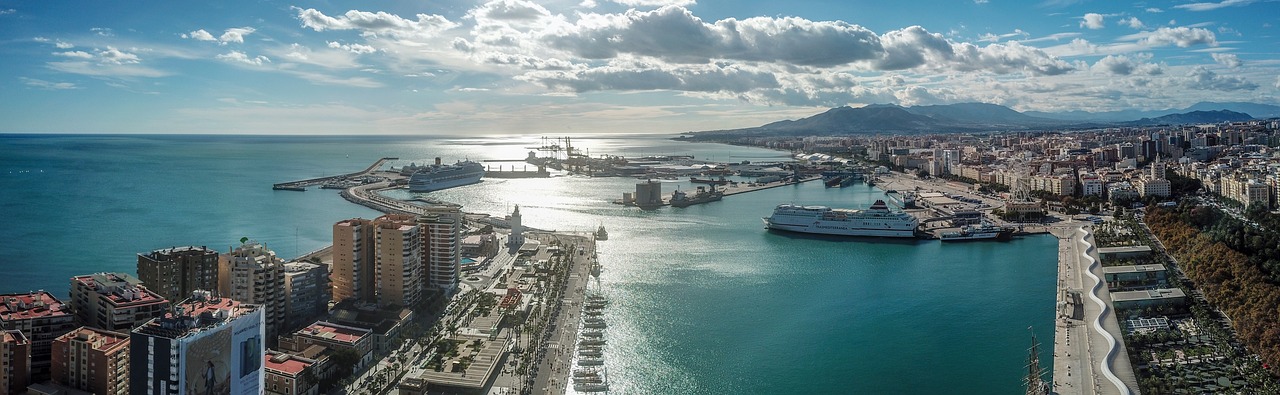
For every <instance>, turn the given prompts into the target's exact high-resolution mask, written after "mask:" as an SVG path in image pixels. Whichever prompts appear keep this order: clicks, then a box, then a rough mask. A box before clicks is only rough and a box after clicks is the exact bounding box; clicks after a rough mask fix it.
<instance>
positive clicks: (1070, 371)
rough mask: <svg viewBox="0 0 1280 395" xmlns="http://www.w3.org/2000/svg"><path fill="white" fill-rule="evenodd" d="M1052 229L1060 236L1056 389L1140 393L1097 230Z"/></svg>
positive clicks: (1113, 394)
mask: <svg viewBox="0 0 1280 395" xmlns="http://www.w3.org/2000/svg"><path fill="white" fill-rule="evenodd" d="M1050 230H1051V232H1052V233H1053V234H1054V236H1057V237H1058V240H1059V241H1058V287H1057V293H1058V298H1057V300H1058V302H1057V308H1056V310H1055V317H1054V324H1055V325H1054V339H1053V344H1054V347H1053V382H1052V384H1053V387H1052V393H1054V394H1061V395H1070V394H1082V395H1083V394H1104V395H1130V394H1134V393H1136V390H1135V389H1136V388H1138V380H1137V378H1136V376H1135V375H1134V373H1133V367H1132V365H1130V363H1129V354H1128V352H1127V351H1126V350H1125V347H1124V340H1123V338H1122V337H1121V336H1120V325H1119V323H1118V322H1117V321H1116V316H1115V310H1114V309H1112V307H1111V294H1110V292H1108V291H1107V284H1106V283H1105V282H1103V281H1102V265H1101V261H1099V259H1098V251H1097V248H1095V247H1094V241H1093V233H1092V231H1091V230H1089V229H1088V228H1087V227H1086V226H1083V225H1079V224H1076V225H1072V226H1064V227H1054V228H1052V229H1050Z"/></svg>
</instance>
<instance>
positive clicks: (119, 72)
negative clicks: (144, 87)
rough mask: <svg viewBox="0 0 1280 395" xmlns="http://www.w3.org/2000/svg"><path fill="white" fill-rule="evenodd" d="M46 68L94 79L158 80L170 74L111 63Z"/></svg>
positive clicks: (76, 64)
mask: <svg viewBox="0 0 1280 395" xmlns="http://www.w3.org/2000/svg"><path fill="white" fill-rule="evenodd" d="M47 66H48V67H49V68H50V69H52V70H56V71H61V72H64V73H72V74H81V75H90V76H96V77H116V78H129V77H147V78H159V77H165V76H168V75H169V74H170V73H168V72H165V71H160V70H156V69H153V68H149V67H145V66H141V65H138V64H130V63H111V62H100V63H96V64H95V63H90V62H84V61H80V62H49V63H48V64H47Z"/></svg>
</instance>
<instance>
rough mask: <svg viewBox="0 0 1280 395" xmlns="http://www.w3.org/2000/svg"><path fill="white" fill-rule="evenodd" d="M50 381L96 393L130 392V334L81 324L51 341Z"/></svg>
mask: <svg viewBox="0 0 1280 395" xmlns="http://www.w3.org/2000/svg"><path fill="white" fill-rule="evenodd" d="M51 372H52V379H53V382H54V383H56V384H59V385H63V386H67V387H70V388H74V389H77V390H81V391H87V392H92V393H94V394H98V395H124V394H128V393H129V335H127V334H124V333H119V332H112V331H105V330H102V329H96V328H90V327H86V326H82V327H80V328H77V329H76V330H73V331H71V332H67V334H65V335H62V336H59V337H58V338H57V339H55V340H54V341H53V365H52V369H51Z"/></svg>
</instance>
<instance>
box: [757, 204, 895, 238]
mask: <svg viewBox="0 0 1280 395" xmlns="http://www.w3.org/2000/svg"><path fill="white" fill-rule="evenodd" d="M763 220H764V226H765V228H768V229H777V230H786V231H791V232H801V233H816V234H826V235H841V236H877V237H916V227H917V226H919V225H920V221H919V220H918V219H916V217H913V216H911V214H907V213H905V212H902V211H893V210H890V209H889V205H887V204H885V203H884V201H883V200H876V202H875V203H874V204H872V205H871V207H870V208H868V209H866V210H851V209H840V208H830V207H826V206H797V205H792V204H780V205H778V207H777V208H774V209H773V215H772V216H769V217H765V218H763Z"/></svg>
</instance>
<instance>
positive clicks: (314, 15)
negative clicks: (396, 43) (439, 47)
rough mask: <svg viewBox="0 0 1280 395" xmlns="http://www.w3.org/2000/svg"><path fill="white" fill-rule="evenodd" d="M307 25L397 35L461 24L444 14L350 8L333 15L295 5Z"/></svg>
mask: <svg viewBox="0 0 1280 395" xmlns="http://www.w3.org/2000/svg"><path fill="white" fill-rule="evenodd" d="M293 9H294V10H295V11H297V13H298V19H299V20H301V21H302V26H303V27H308V28H311V29H312V30H315V31H318V32H322V31H325V30H361V31H363V32H365V33H367V34H368V33H372V34H386V35H390V36H393V37H400V38H411V37H419V38H421V37H430V36H434V35H436V34H438V33H440V32H442V31H444V30H448V29H452V28H454V27H457V26H458V24H457V23H455V22H451V21H449V19H447V18H445V17H443V16H440V15H428V14H418V15H417V17H418V19H417V20H409V19H405V18H401V17H399V16H397V15H394V14H390V13H386V12H382V11H378V12H365V11H356V10H350V11H347V12H346V14H343V15H340V16H337V17H332V16H328V15H325V14H324V13H322V12H320V11H317V10H315V9H314V8H308V9H301V8H297V7H294V8H293Z"/></svg>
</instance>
